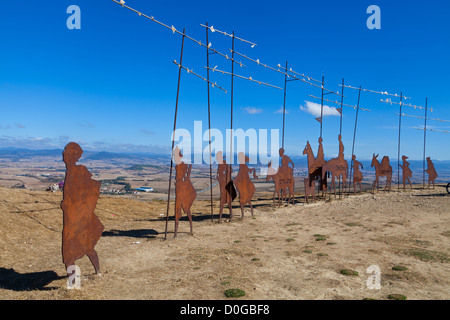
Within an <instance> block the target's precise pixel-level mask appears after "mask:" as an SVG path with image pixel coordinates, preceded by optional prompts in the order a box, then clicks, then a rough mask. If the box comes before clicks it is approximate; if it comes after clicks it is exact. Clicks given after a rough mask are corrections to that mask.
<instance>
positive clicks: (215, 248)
mask: <svg viewBox="0 0 450 320" xmlns="http://www.w3.org/2000/svg"><path fill="white" fill-rule="evenodd" d="M442 191H443V190H442ZM258 197H259V198H258V200H256V201H255V202H254V207H255V215H254V217H253V218H250V210H249V208H246V212H245V218H244V219H240V210H239V209H238V208H237V202H236V204H235V205H236V207H235V208H234V213H235V218H234V219H233V220H231V221H229V220H228V209H225V210H224V220H225V221H228V222H224V223H222V224H218V223H217V220H218V217H217V212H218V208H217V205H218V203H217V202H215V203H214V214H215V215H214V223H212V222H211V216H210V203H209V202H208V201H196V202H195V203H194V206H193V208H192V212H193V214H194V235H193V236H189V235H188V231H189V226H188V222H187V219H186V217H183V219H182V220H181V221H180V229H179V237H178V239H176V240H175V239H173V220H172V219H170V220H169V225H168V238H167V240H164V230H165V225H166V224H165V213H166V208H167V203H166V202H165V201H157V200H154V201H139V200H133V199H128V198H121V197H112V196H101V197H100V199H99V201H98V206H97V210H96V214H97V215H98V216H99V218H100V220H101V221H102V223H103V224H104V225H105V232H104V234H103V237H102V238H101V239H100V241H99V243H98V245H97V248H96V249H97V251H98V254H99V257H100V264H101V268H102V276H101V277H98V276H96V275H94V274H93V268H92V266H91V264H90V262H89V260H88V259H87V258H86V257H84V258H83V259H81V260H79V261H78V262H77V264H78V265H79V266H80V268H81V271H82V289H81V290H67V289H66V276H65V270H64V266H63V264H62V261H61V230H62V211H61V210H60V209H59V204H60V202H61V199H62V194H61V193H48V192H40V191H29V190H14V189H8V188H0V199H1V200H0V263H1V265H0V279H1V282H0V287H1V288H0V299H42V300H52V299H227V298H226V296H225V294H224V292H225V291H226V290H228V289H236V288H239V289H240V290H242V291H245V296H244V297H243V298H244V299H363V298H365V297H368V296H370V297H371V298H375V299H387V297H388V296H389V295H390V294H392V293H398V292H401V293H402V294H403V295H405V296H407V297H408V299H410V300H411V299H449V298H450V290H449V288H450V280H449V279H450V277H449V264H448V262H449V259H448V254H449V248H450V237H449V236H448V233H449V231H448V226H449V225H450V217H449V215H448V208H449V207H450V197H448V196H445V195H444V194H443V193H441V190H440V189H439V188H437V189H436V190H434V191H433V190H424V191H422V190H420V189H416V190H414V191H412V192H411V191H408V192H400V193H398V192H391V193H388V194H385V193H384V192H380V193H379V194H376V195H372V194H370V193H369V194H363V195H361V196H351V197H349V198H344V199H343V200H340V201H332V202H328V203H325V202H324V201H318V202H316V203H315V204H310V205H304V204H303V203H298V204H296V205H288V206H284V205H283V206H282V207H281V208H280V209H273V208H272V195H271V194H265V195H264V194H262V195H260V194H258ZM297 199H298V200H300V201H302V199H301V197H300V196H299V197H297ZM417 204H420V205H417ZM172 212H173V205H171V214H172ZM318 239H320V240H322V241H319V240H318ZM324 240H326V241H324ZM331 244H332V245H331ZM374 264H375V265H378V266H379V267H380V269H381V286H382V288H381V290H369V289H368V288H367V287H366V280H367V277H368V276H369V274H366V269H367V268H368V267H369V266H370V265H374ZM398 265H401V266H404V267H406V268H407V269H402V270H404V271H401V272H399V271H396V270H395V269H393V267H394V266H398ZM343 269H349V270H352V271H355V272H357V273H358V276H354V277H348V276H344V275H342V274H340V270H343ZM235 298H237V299H239V298H238V297H235Z"/></svg>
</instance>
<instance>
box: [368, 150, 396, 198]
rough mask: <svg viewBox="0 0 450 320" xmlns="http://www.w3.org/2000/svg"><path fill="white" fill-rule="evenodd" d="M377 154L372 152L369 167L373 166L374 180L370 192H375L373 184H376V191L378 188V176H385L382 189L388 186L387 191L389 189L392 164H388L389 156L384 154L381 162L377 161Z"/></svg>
mask: <svg viewBox="0 0 450 320" xmlns="http://www.w3.org/2000/svg"><path fill="white" fill-rule="evenodd" d="M378 156H379V154H377V155H375V153H374V154H373V157H372V164H371V167H375V181H374V182H373V184H372V192H375V184H376V186H377V192H378V188H379V179H380V177H386V186H385V187H384V191H386V189H387V188H388V186H389V191H391V181H392V166H391V165H389V157H388V156H384V157H383V159H382V160H381V164H380V162H379V161H378V159H377V157H378Z"/></svg>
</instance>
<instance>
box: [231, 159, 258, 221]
mask: <svg viewBox="0 0 450 320" xmlns="http://www.w3.org/2000/svg"><path fill="white" fill-rule="evenodd" d="M238 158H239V172H238V174H237V176H236V178H235V179H234V185H235V186H236V189H237V191H238V193H239V204H240V206H241V215H242V218H243V217H244V206H245V205H246V204H249V205H250V209H251V214H252V217H253V206H252V198H253V195H254V194H255V186H254V184H253V182H252V181H251V179H250V175H249V173H251V172H253V178H255V179H258V177H257V176H256V170H255V169H254V168H253V169H250V168H249V167H248V166H247V162H249V161H250V159H249V157H248V156H246V155H245V154H244V153H243V152H239V154H238Z"/></svg>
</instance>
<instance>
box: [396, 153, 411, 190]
mask: <svg viewBox="0 0 450 320" xmlns="http://www.w3.org/2000/svg"><path fill="white" fill-rule="evenodd" d="M406 159H408V157H407V156H405V155H404V156H402V160H403V164H399V167H400V168H402V171H403V175H402V177H403V190H406V180H408V183H409V186H410V187H411V190H412V184H411V180H410V178H411V177H412V171H411V169H410V168H409V162H408V161H406Z"/></svg>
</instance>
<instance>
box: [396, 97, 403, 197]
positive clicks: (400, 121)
mask: <svg viewBox="0 0 450 320" xmlns="http://www.w3.org/2000/svg"><path fill="white" fill-rule="evenodd" d="M402 104H403V92H400V114H399V116H398V151H397V152H398V155H397V186H398V191H400V169H399V167H400V135H401V130H402Z"/></svg>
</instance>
